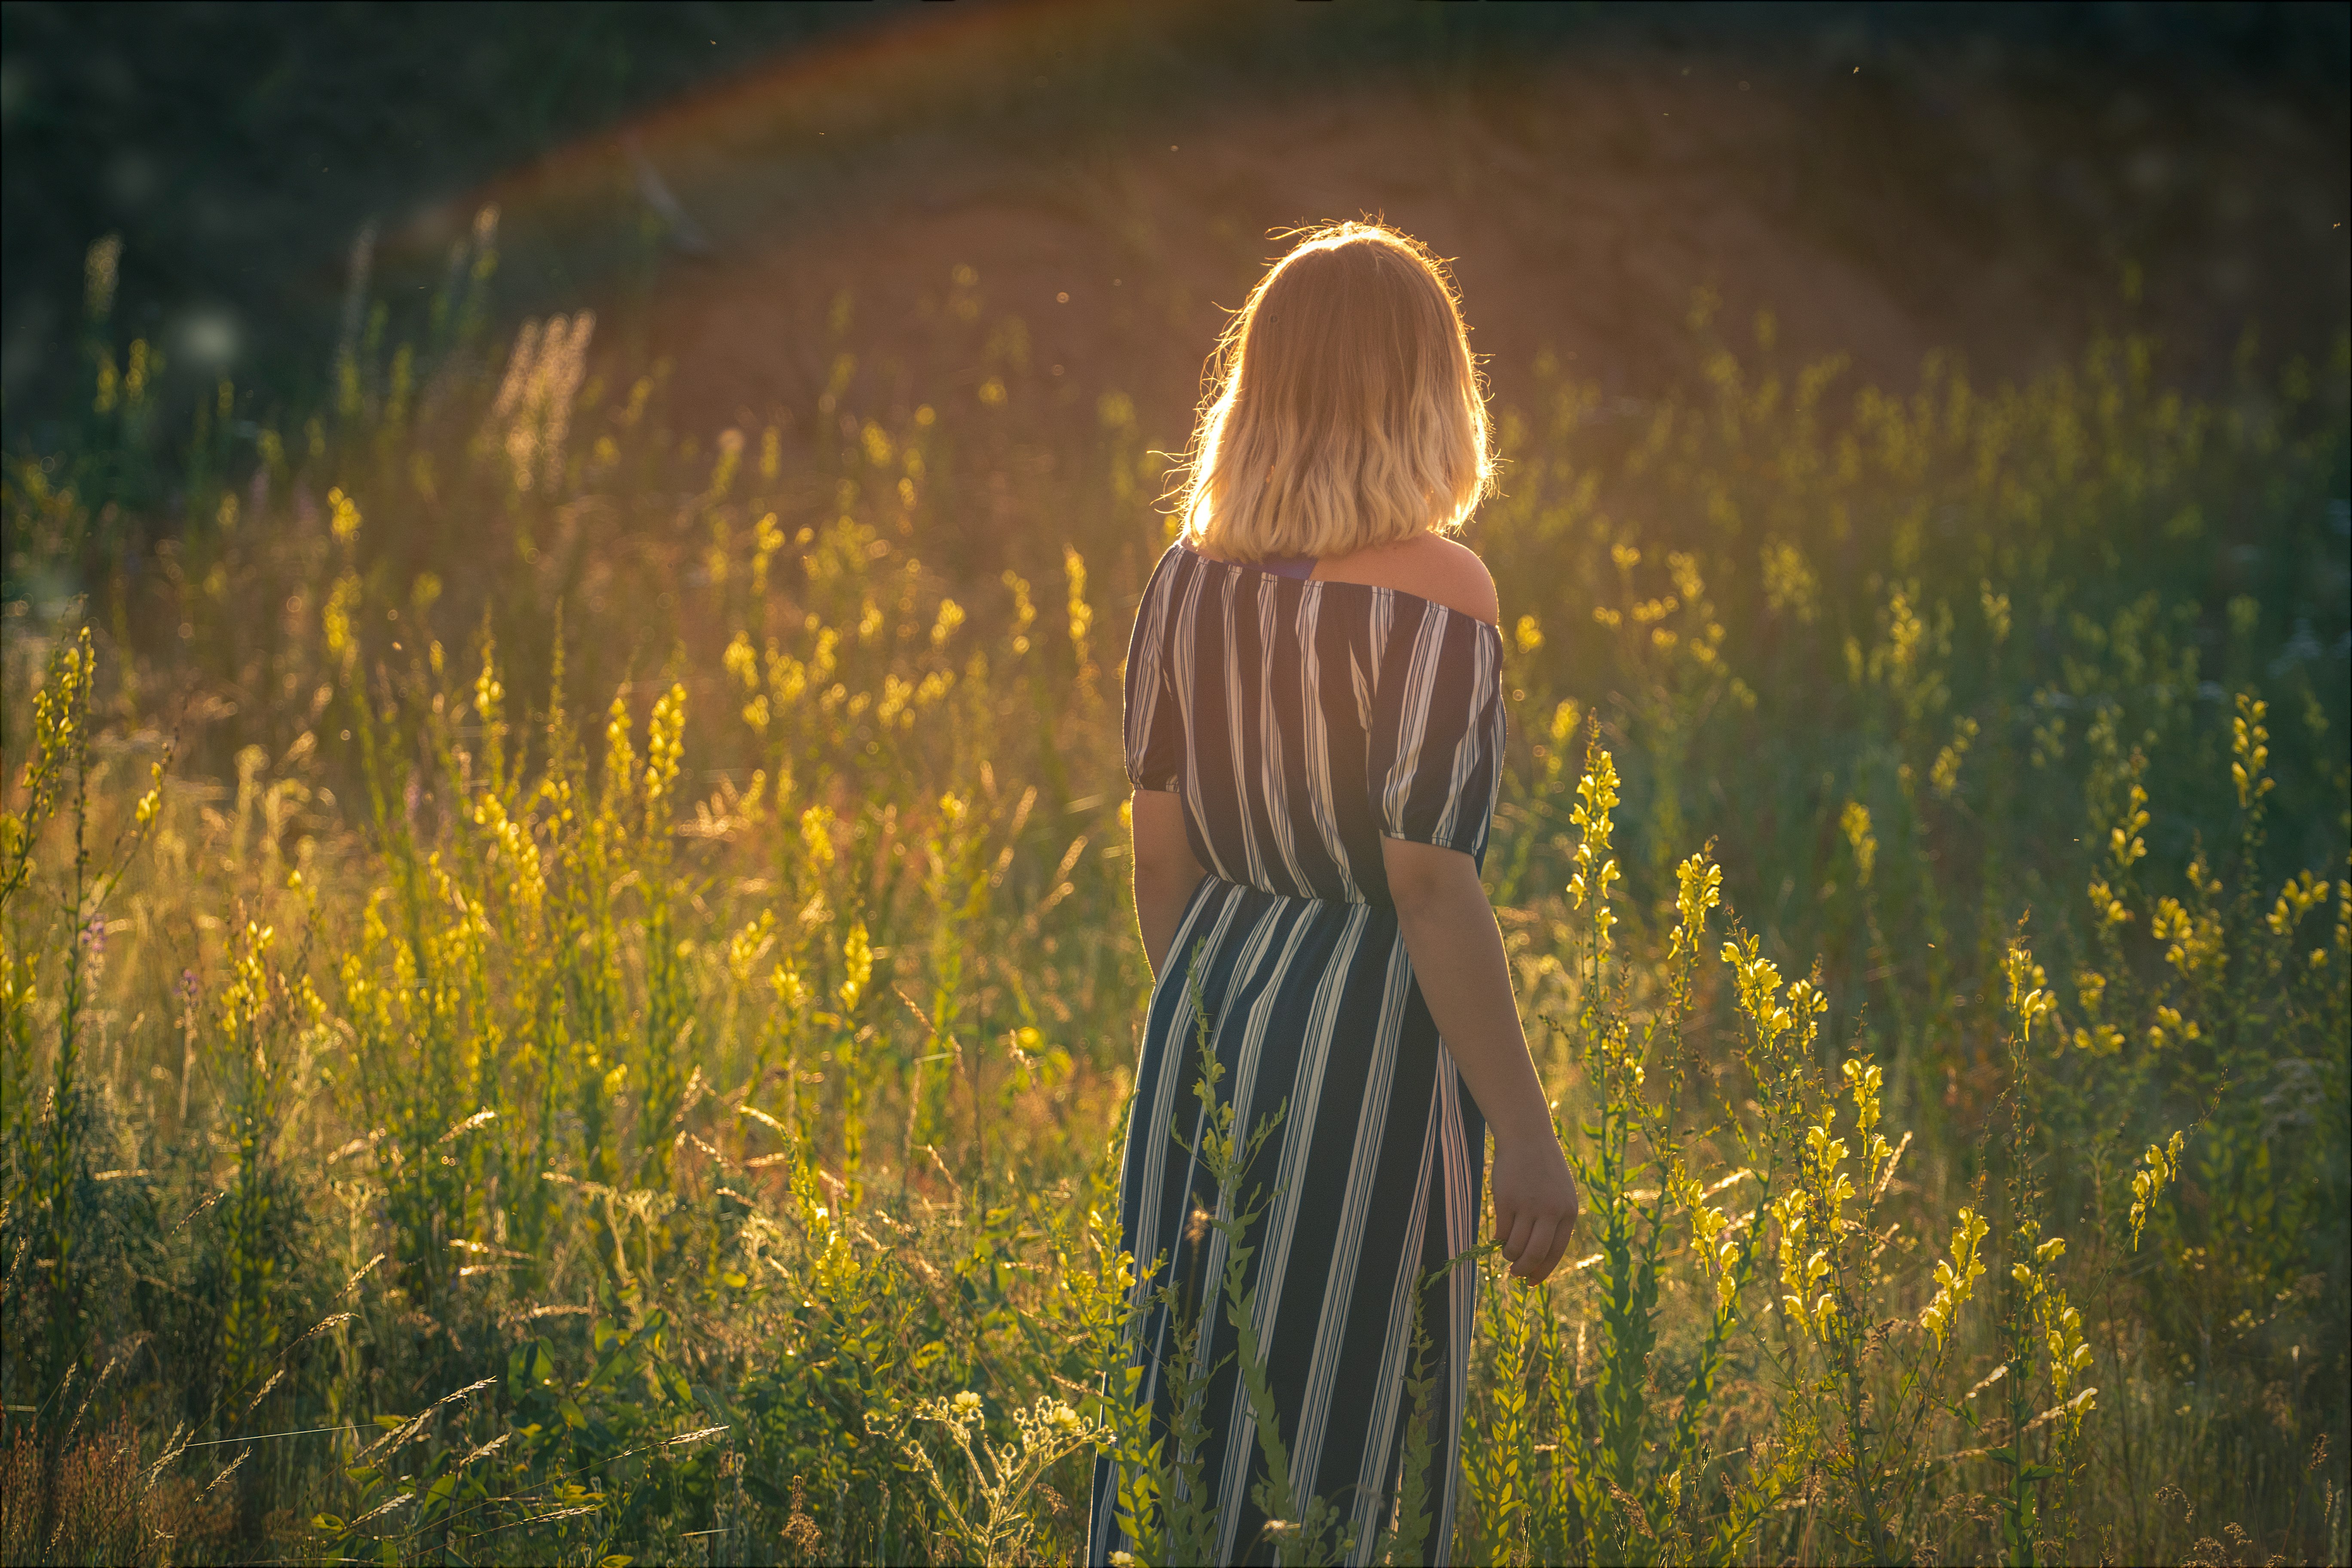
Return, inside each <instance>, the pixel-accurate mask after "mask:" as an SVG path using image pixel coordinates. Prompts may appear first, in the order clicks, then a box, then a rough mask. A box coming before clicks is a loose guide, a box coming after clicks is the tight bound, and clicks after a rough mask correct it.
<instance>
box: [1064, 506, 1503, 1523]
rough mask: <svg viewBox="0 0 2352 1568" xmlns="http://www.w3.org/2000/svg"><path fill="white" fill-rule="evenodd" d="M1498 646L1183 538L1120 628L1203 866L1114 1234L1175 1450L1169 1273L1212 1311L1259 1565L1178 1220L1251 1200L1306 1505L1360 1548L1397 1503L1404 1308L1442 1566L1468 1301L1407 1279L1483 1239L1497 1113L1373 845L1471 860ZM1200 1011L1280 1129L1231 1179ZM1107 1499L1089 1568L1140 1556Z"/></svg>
mask: <svg viewBox="0 0 2352 1568" xmlns="http://www.w3.org/2000/svg"><path fill="white" fill-rule="evenodd" d="M1502 651H1503V650H1502V639H1501V637H1500V635H1499V634H1498V633H1497V632H1496V629H1495V628H1494V627H1493V626H1488V625H1487V624H1486V623H1485V622H1483V621H1480V620H1478V619H1477V618H1475V616H1466V615H1464V614H1462V613H1460V612H1459V611H1456V610H1452V609H1449V608H1447V607H1445V606H1444V605H1438V604H1434V603H1433V602H1431V601H1429V600H1427V599H1423V598H1421V597H1419V596H1417V595H1412V594H1408V593H1403V592H1401V591H1398V590H1393V589H1388V588H1375V587H1370V586H1368V585H1366V584H1354V583H1318V582H1314V581H1312V580H1304V581H1302V580H1298V579H1296V578H1291V577H1286V576H1281V575H1277V574H1273V573H1269V572H1264V571H1260V570H1258V569H1256V568H1253V567H1248V566H1241V565H1235V564H1231V563H1221V562H1214V561H1211V560H1209V559H1208V558H1207V557H1205V556H1202V555H1201V554H1199V553H1197V552H1193V551H1192V550H1190V549H1187V548H1186V547H1184V546H1182V545H1177V546H1175V547H1174V548H1172V549H1171V550H1170V551H1169V552H1168V553H1167V554H1166V555H1164V556H1163V557H1161V559H1160V564H1159V566H1158V568H1157V569H1156V570H1155V571H1154V572H1153V573H1152V576H1151V582H1150V586H1149V587H1147V588H1146V589H1145V591H1144V596H1143V603H1142V605H1140V607H1139V609H1138V611H1137V614H1136V619H1135V632H1134V637H1133V641H1132V642H1131V644H1130V645H1129V651H1128V660H1127V675H1126V704H1127V706H1126V713H1127V721H1126V745H1127V768H1128V775H1129V778H1130V779H1131V780H1132V781H1133V782H1134V784H1136V786H1137V787H1138V788H1141V789H1152V790H1172V791H1174V792H1176V793H1177V794H1178V795H1181V797H1182V799H1183V803H1184V821H1185V829H1186V833H1187V836H1188V837H1189V838H1190V839H1191V841H1192V853H1193V855H1194V856H1195V857H1196V858H1198V859H1199V860H1200V862H1201V864H1202V865H1203V866H1204V867H1207V868H1209V873H1210V874H1209V876H1208V877H1207V878H1206V879H1203V880H1202V883H1201V886H1200V888H1199V889H1197V890H1196V891H1195V892H1194V894H1193V896H1192V902H1191V904H1190V905H1189V906H1188V907H1187V908H1186V910H1185V911H1184V915H1183V919H1182V921H1181V924H1180V928H1179V931H1178V933H1177V938H1176V944H1175V948H1174V950H1173V952H1171V959H1170V962H1169V963H1167V965H1166V966H1165V967H1164V969H1163V970H1162V972H1161V974H1160V981H1159V984H1157V985H1156V986H1155V987H1154V988H1153V990H1152V994H1151V1001H1150V1015H1149V1017H1148V1018H1147V1020H1146V1025H1145V1029H1144V1038H1143V1047H1142V1055H1141V1058H1140V1061H1139V1065H1138V1070H1137V1074H1136V1084H1135V1097H1134V1100H1133V1102H1132V1106H1131V1108H1130V1110H1129V1123H1128V1130H1127V1146H1126V1158H1125V1163H1124V1164H1123V1166H1122V1169H1121V1173H1120V1181H1119V1223H1120V1230H1121V1244H1122V1246H1124V1247H1126V1248H1127V1249H1128V1250H1129V1251H1130V1252H1132V1253H1133V1254H1134V1255H1135V1258H1136V1260H1137V1272H1138V1274H1139V1276H1140V1277H1141V1278H1142V1283H1141V1284H1139V1287H1138V1289H1139V1299H1140V1300H1144V1301H1149V1302H1151V1303H1152V1306H1151V1310H1150V1312H1149V1313H1148V1314H1147V1316H1146V1318H1145V1320H1144V1332H1143V1334H1142V1335H1141V1337H1140V1339H1139V1342H1138V1348H1137V1352H1136V1354H1137V1357H1138V1362H1139V1365H1140V1367H1141V1370H1142V1373H1143V1376H1142V1381H1141V1387H1142V1389H1143V1391H1144V1394H1145V1397H1148V1398H1150V1399H1151V1400H1152V1401H1153V1405H1154V1412H1155V1417H1156V1424H1157V1426H1159V1428H1160V1434H1161V1436H1162V1439H1163V1442H1164V1443H1165V1444H1166V1445H1167V1446H1166V1447H1165V1448H1164V1449H1163V1452H1164V1454H1165V1455H1166V1457H1167V1458H1171V1459H1172V1458H1173V1457H1174V1450H1173V1434H1172V1431H1171V1430H1170V1424H1171V1422H1172V1420H1173V1418H1174V1414H1175V1412H1174V1410H1173V1408H1172V1405H1171V1396H1170V1393H1169V1387H1170V1379H1169V1375H1168V1373H1169V1370H1170V1369H1169V1368H1168V1367H1167V1366H1166V1365H1165V1364H1164V1361H1165V1358H1166V1356H1167V1355H1168V1354H1169V1353H1170V1352H1171V1351H1172V1349H1173V1348H1174V1346H1175V1344H1176V1342H1177V1334H1178V1330H1179V1327H1180V1324H1179V1323H1178V1322H1176V1321H1171V1312H1170V1311H1169V1310H1167V1309H1166V1308H1165V1307H1164V1306H1161V1305H1159V1304H1158V1297H1157V1293H1156V1292H1157V1288H1159V1287H1160V1286H1168V1287H1171V1288H1172V1294H1173V1295H1174V1297H1175V1299H1176V1301H1177V1303H1178V1306H1179V1310H1181V1311H1185V1312H1189V1313H1192V1314H1196V1315H1197V1316H1196V1319H1195V1321H1197V1322H1198V1323H1199V1324H1200V1328H1201V1332H1200V1334H1199V1340H1198V1343H1197V1346H1196V1350H1195V1355H1194V1358H1193V1361H1192V1365H1191V1367H1190V1368H1189V1369H1183V1370H1189V1371H1190V1372H1191V1373H1192V1376H1194V1377H1195V1378H1201V1377H1205V1378H1206V1379H1207V1384H1206V1394H1205V1398H1204V1401H1203V1406H1202V1420H1203V1426H1204V1431H1205V1440H1204V1442H1203V1444H1202V1453H1201V1458H1202V1469H1201V1475H1202V1484H1203V1486H1204V1487H1206V1488H1208V1489H1212V1490H1213V1503H1214V1507H1215V1534H1214V1537H1213V1545H1214V1547H1215V1550H1216V1554H1217V1556H1218V1558H1219V1559H1220V1560H1221V1561H1224V1562H1230V1563H1257V1562H1270V1561H1272V1557H1273V1545H1272V1539H1271V1537H1270V1536H1269V1535H1268V1533H1267V1531H1266V1529H1265V1526H1266V1522H1267V1521H1266V1518H1265V1513H1264V1511H1263V1510H1262V1509H1261V1508H1260V1507H1259V1505H1258V1504H1257V1502H1256V1501H1255V1500H1254V1499H1253V1498H1252V1496H1251V1495H1250V1494H1251V1493H1252V1492H1254V1491H1255V1490H1256V1489H1257V1487H1258V1483H1259V1481H1260V1480H1261V1479H1264V1464H1265V1460H1264V1458H1263V1456H1262V1454H1261V1453H1260V1450H1259V1444H1258V1437H1257V1433H1256V1429H1255V1421H1254V1415H1253V1412H1252V1409H1251V1407H1250V1405H1249V1401H1248V1396H1247V1394H1246V1393H1245V1391H1244V1390H1243V1389H1242V1387H1241V1383H1240V1378H1239V1376H1238V1373H1237V1371H1236V1368H1235V1365H1234V1352H1235V1349H1236V1347H1237V1344H1238V1338H1239V1336H1238V1333H1237V1331H1235V1330H1234V1327H1233V1325H1232V1324H1231V1323H1230V1322H1229V1321H1227V1316H1226V1312H1225V1309H1224V1304H1223V1300H1222V1299H1221V1289H1222V1282H1223V1271H1224V1266H1225V1255H1224V1244H1223V1240H1222V1238H1220V1237H1218V1236H1217V1234H1216V1233H1215V1232H1214V1231H1213V1230H1211V1231H1207V1232H1205V1234H1204V1233H1203V1231H1202V1228H1201V1227H1198V1226H1188V1219H1189V1216H1190V1215H1192V1211H1193V1210H1194V1209H1195V1208H1196V1207H1198V1208H1206V1209H1208V1210H1210V1211H1211V1212H1213V1213H1217V1214H1222V1215H1231V1214H1233V1213H1234V1212H1235V1211H1236V1210H1237V1208H1239V1207H1241V1206H1243V1205H1247V1206H1249V1207H1251V1208H1254V1209H1255V1210H1256V1211H1257V1218H1256V1220H1255V1223H1254V1225H1253V1226H1252V1227H1251V1230H1250V1232H1249V1234H1248V1236H1247V1237H1246V1245H1247V1246H1248V1247H1249V1248H1250V1258H1249V1268H1248V1273H1247V1280H1248V1284H1249V1287H1250V1289H1252V1290H1254V1291H1255V1295H1254V1297H1253V1300H1252V1310H1253V1314H1254V1320H1253V1327H1254V1328H1255V1331H1256V1334H1257V1338H1258V1343H1259V1346H1260V1348H1261V1352H1262V1353H1263V1354H1264V1356H1265V1363H1266V1371H1267V1374H1268V1379H1269V1382H1270V1383H1271V1384H1272V1386H1273V1390H1274V1394H1275V1403H1276V1410H1277V1413H1278V1415H1279V1418H1280V1420H1281V1424H1282V1432H1281V1437H1282V1441H1283V1443H1284V1445H1285V1446H1286V1448H1287V1450H1288V1453H1289V1456H1290V1475H1289V1477H1288V1480H1289V1484H1290V1487H1291V1490H1292V1495H1293V1496H1294V1497H1295V1498H1297V1499H1298V1500H1301V1501H1302V1502H1303V1501H1304V1500H1306V1499H1307V1498H1310V1497H1320V1498H1322V1499H1324V1500H1326V1501H1327V1502H1328V1503H1329V1504H1330V1505H1331V1506H1332V1507H1333V1508H1334V1509H1335V1510H1337V1512H1338V1514H1339V1519H1340V1521H1342V1524H1341V1527H1342V1531H1343V1533H1352V1534H1353V1536H1354V1538H1355V1542H1356V1544H1355V1550H1354V1552H1352V1553H1351V1560H1352V1561H1355V1562H1359V1563H1360V1562H1364V1561H1367V1560H1368V1559H1369V1557H1370V1553H1371V1551H1372V1548H1373V1544H1374V1541H1375V1538H1376V1536H1377V1534H1378V1531H1380V1530H1381V1528H1382V1527H1384V1526H1385V1525H1386V1524H1387V1523H1388V1522H1389V1521H1390V1520H1391V1518H1392V1516H1393V1514H1394V1510H1395V1507H1396V1502H1397V1499H1396V1495H1395V1494H1396V1488H1397V1486H1398V1485H1399V1483H1400V1480H1401V1478H1402V1468H1403V1456H1404V1447H1405V1442H1406V1435H1407V1427H1408V1426H1409V1425H1410V1419H1411V1415H1412V1411H1411V1406H1410V1401H1409V1400H1408V1399H1407V1397H1406V1394H1405V1389H1404V1384H1405V1381H1406V1379H1407V1377H1408V1376H1409V1375H1410V1374H1411V1373H1412V1317H1413V1312H1414V1310H1415V1306H1416V1300H1415V1298H1416V1294H1418V1295H1419V1301H1418V1306H1419V1310H1420V1311H1421V1314H1422V1318H1423V1325H1424V1327H1425V1329H1426V1331H1427V1333H1428V1338H1429V1343H1430V1347H1431V1352H1432V1354H1433V1365H1432V1367H1431V1369H1430V1370H1431V1371H1432V1373H1433V1384H1432V1386H1433V1410H1432V1424H1431V1440H1432V1442H1433V1463H1432V1464H1431V1466H1430V1468H1429V1478H1428V1485H1429V1495H1428V1497H1427V1498H1426V1499H1424V1500H1423V1506H1424V1507H1425V1508H1426V1509H1427V1510H1428V1511H1429V1514H1430V1517H1431V1518H1432V1520H1433V1521H1434V1524H1433V1533H1432V1536H1431V1539H1430V1541H1429V1542H1428V1543H1427V1546H1426V1551H1427V1552H1429V1554H1430V1556H1431V1560H1432V1561H1438V1562H1442V1561H1444V1559H1445V1556H1446V1553H1447V1550H1448V1546H1449V1542H1450V1540H1451V1535H1452V1531H1453V1517H1454V1499H1455V1491H1456V1485H1455V1472H1456V1470H1457V1468H1458V1455H1457V1453H1456V1446H1457V1436H1456V1433H1457V1429H1458V1427H1459V1426H1460V1420H1461V1413H1462V1409H1463V1402H1464V1398H1465V1394H1466V1392H1467V1377H1468V1365H1467V1358H1468V1351H1469V1342H1470V1314H1471V1309H1472V1305H1473V1301H1474V1299H1475V1298H1474V1294H1473V1291H1472V1289H1471V1284H1472V1281H1471V1278H1470V1275H1469V1272H1468V1270H1466V1269H1456V1270H1454V1271H1452V1273H1450V1274H1448V1275H1445V1276H1444V1277H1442V1278H1439V1279H1435V1280H1434V1281H1433V1283H1432V1284H1431V1285H1430V1286H1429V1287H1428V1288H1427V1289H1422V1283H1423V1280H1424V1279H1429V1278H1430V1277H1431V1276H1432V1275H1433V1273H1434V1272H1435V1271H1436V1270H1438V1269H1439V1268H1441V1267H1442V1266H1443V1265H1444V1263H1445V1262H1446V1260H1447V1259H1449V1258H1453V1257H1455V1256H1457V1255H1458V1254H1460V1253H1461V1252H1462V1251H1463V1250H1464V1249H1465V1248H1466V1247H1469V1246H1470V1245H1471V1242H1472V1240H1473V1239H1474V1237H1475V1232H1476V1228H1477V1219H1478V1208H1479V1202H1480V1184H1481V1182H1482V1180H1483V1175H1484V1173H1483V1169H1482V1166H1483V1160H1482V1156H1481V1151H1482V1149H1483V1147H1484V1143H1485V1124H1484V1121H1483V1119H1482V1118H1481V1116H1480V1115H1479V1112H1478V1108H1477V1106H1476V1105H1475V1102H1474V1101H1473V1100H1471V1098H1470V1095H1469V1091H1468V1089H1466V1087H1465V1086H1464V1085H1463V1083H1462V1082H1461V1080H1460V1079H1459V1078H1458V1077H1457V1075H1456V1073H1455V1070H1454V1062H1453V1058H1451V1057H1450V1056H1449V1055H1448V1054H1447V1053H1446V1050H1445V1046H1444V1041H1443V1040H1442V1039H1440V1038H1439V1037H1438V1033H1437V1028H1436V1026H1435V1024H1434V1023H1433V1021H1432V1020H1431V1018H1430V1016H1429V1010H1428V1008H1427V1006H1426V1005H1424V1004H1423V1001H1422V996H1421V988H1420V987H1419V985H1417V984H1415V983H1414V981H1413V976H1412V962H1411V960H1410V959H1409V958H1408V956H1407V955H1406V952H1405V949H1404V944H1403V942H1402V940H1401V938H1400V937H1399V934H1398V930H1397V921H1396V911H1395V909H1394V906H1393V904H1392V902H1391V900H1390V897H1389V889H1388V877H1387V872H1386V869H1385V868H1384V866H1383V863H1382V860H1381V839H1382V837H1392V838H1402V839H1408V840H1412V841H1414V842H1417V843H1423V844H1433V845H1438V846H1440V847H1445V848H1451V849H1458V850H1460V851H1462V852H1464V853H1465V854H1467V855H1470V856H1472V857H1474V858H1483V857H1484V855H1485V853H1486V832H1487V825H1488V821H1489V818H1490V817H1491V816H1492V814H1493V811H1494V805H1495V797H1496V790H1497V788H1498V785H1499V783H1500V778H1501V773H1500V770H1501V766H1502V749H1503V740H1504V716H1503V702H1502ZM1192 986H1197V988H1198V992H1199V994H1200V999H1201V1012H1200V1015H1199V1016H1195V1014H1194V1012H1193V1008H1192V995H1191V987H1192ZM1203 1019H1205V1024H1206V1030H1207V1037H1208V1047H1209V1048H1210V1049H1211V1050H1212V1051H1213V1053H1214V1054H1215V1056H1216V1058H1217V1059H1218V1061H1219V1062H1220V1063H1221V1064H1222V1065H1223V1069H1224V1078H1223V1084H1222V1085H1221V1089H1222V1092H1223V1093H1224V1094H1225V1095H1226V1096H1227V1097H1228V1098H1229V1099H1230V1100H1231V1101H1232V1103H1233V1104H1234V1106H1235V1108H1236V1111H1237V1117H1236V1122H1237V1125H1238V1126H1240V1127H1243V1128H1255V1127H1256V1126H1257V1125H1258V1124H1259V1123H1260V1121H1262V1120H1265V1119H1266V1118H1269V1117H1272V1116H1274V1115H1275V1114H1276V1112H1277V1111H1279V1112H1280V1115H1281V1120H1280V1122H1279V1125H1278V1128H1277V1130H1276V1132H1275V1133H1274V1134H1273V1136H1271V1137H1269V1138H1268V1139H1267V1140H1266V1142H1265V1146H1264V1147H1263V1149H1262V1150H1261V1151H1260V1152H1259V1154H1258V1156H1257V1159H1256V1161H1255V1163H1253V1164H1252V1166H1251V1167H1250V1169H1249V1170H1248V1172H1247V1173H1246V1174H1245V1177H1244V1190H1242V1191H1240V1192H1231V1193H1221V1192H1217V1191H1215V1190H1214V1184H1213V1183H1212V1182H1211V1181H1210V1179H1209V1177H1208V1174H1207V1173H1206V1172H1205V1171H1204V1170H1203V1169H1202V1166H1201V1164H1200V1161H1199V1158H1198V1148H1199V1137H1200V1131H1201V1115H1202V1113H1201V1110H1200V1105H1199V1102H1198V1100H1196V1099H1195V1097H1194V1095H1193V1092H1192V1089H1193V1085H1194V1083H1195V1082H1196V1080H1197V1078H1198V1074H1199V1049H1200V1045H1199V1042H1200V1039H1201V1032H1202V1020H1203ZM1171 1134H1172V1136H1171ZM1114 1489H1115V1477H1114V1476H1113V1474H1112V1471H1111V1467H1110V1465H1109V1463H1108V1461H1107V1460H1106V1461H1104V1462H1102V1463H1100V1464H1098V1465H1097V1468H1096V1472H1095V1484H1094V1497H1093V1507H1094V1511H1093V1521H1092V1528H1091V1530H1090V1532H1089V1536H1088V1542H1087V1550H1088V1557H1089V1560H1090V1561H1092V1562H1096V1563H1100V1562H1103V1561H1105V1560H1107V1559H1108V1556H1109V1554H1110V1553H1111V1552H1113V1551H1115V1550H1119V1549H1122V1548H1123V1547H1127V1546H1129V1545H1131V1544H1132V1543H1131V1542H1126V1541H1124V1540H1123V1538H1122V1537H1121V1536H1120V1534H1119V1531H1118V1521H1117V1518H1116V1511H1117V1510H1116V1501H1117V1500H1116V1497H1115V1490H1114Z"/></svg>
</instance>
